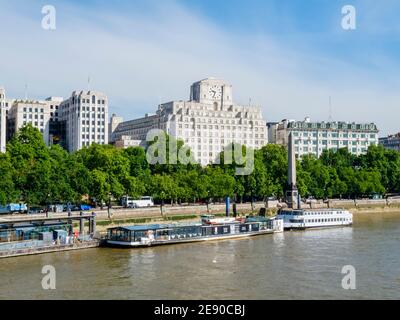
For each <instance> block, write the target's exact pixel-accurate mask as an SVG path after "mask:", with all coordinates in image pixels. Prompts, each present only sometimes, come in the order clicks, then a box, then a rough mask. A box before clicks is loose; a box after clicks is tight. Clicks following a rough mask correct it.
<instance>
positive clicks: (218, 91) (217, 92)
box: [208, 86, 222, 99]
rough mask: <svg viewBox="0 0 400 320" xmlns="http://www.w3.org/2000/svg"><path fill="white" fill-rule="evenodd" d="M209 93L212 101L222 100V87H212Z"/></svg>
mask: <svg viewBox="0 0 400 320" xmlns="http://www.w3.org/2000/svg"><path fill="white" fill-rule="evenodd" d="M208 93H209V95H210V98H211V99H221V96H222V87H220V86H211V87H210V88H209V89H208Z"/></svg>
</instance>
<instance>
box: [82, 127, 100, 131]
mask: <svg viewBox="0 0 400 320" xmlns="http://www.w3.org/2000/svg"><path fill="white" fill-rule="evenodd" d="M89 131H90V128H89V127H85V128H82V132H89ZM92 132H96V128H93V127H92ZM97 132H105V131H104V128H97Z"/></svg>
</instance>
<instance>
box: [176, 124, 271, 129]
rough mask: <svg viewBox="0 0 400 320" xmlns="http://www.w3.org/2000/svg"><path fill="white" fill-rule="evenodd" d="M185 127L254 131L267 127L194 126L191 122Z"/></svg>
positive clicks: (180, 126)
mask: <svg viewBox="0 0 400 320" xmlns="http://www.w3.org/2000/svg"><path fill="white" fill-rule="evenodd" d="M182 127H183V126H182V124H179V125H178V128H179V129H182ZM184 127H185V129H199V130H200V129H201V128H203V129H217V130H219V129H221V130H224V129H227V130H231V129H232V130H236V129H237V130H244V131H246V130H254V131H259V130H260V131H265V128H264V127H254V128H253V127H248V126H244V127H241V126H232V127H231V126H223V125H221V126H219V125H214V126H213V125H208V126H207V125H203V126H201V125H199V124H198V125H197V126H196V127H195V126H194V124H191V125H189V124H185V125H184Z"/></svg>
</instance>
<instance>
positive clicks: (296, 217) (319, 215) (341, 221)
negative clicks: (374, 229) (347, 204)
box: [276, 209, 353, 230]
mask: <svg viewBox="0 0 400 320" xmlns="http://www.w3.org/2000/svg"><path fill="white" fill-rule="evenodd" d="M276 217H277V218H278V219H283V227H284V229H285V230H292V229H309V228H329V227H343V226H351V225H352V224H353V214H352V213H350V212H349V211H347V210H344V209H281V210H280V211H279V212H278V214H277V216H276Z"/></svg>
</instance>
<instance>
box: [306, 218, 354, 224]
mask: <svg viewBox="0 0 400 320" xmlns="http://www.w3.org/2000/svg"><path fill="white" fill-rule="evenodd" d="M349 221H350V219H349V218H326V219H304V222H310V223H315V222H349Z"/></svg>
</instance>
